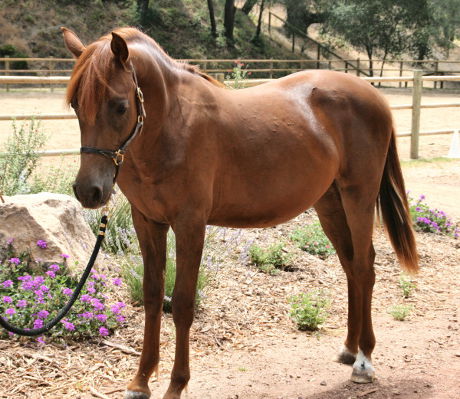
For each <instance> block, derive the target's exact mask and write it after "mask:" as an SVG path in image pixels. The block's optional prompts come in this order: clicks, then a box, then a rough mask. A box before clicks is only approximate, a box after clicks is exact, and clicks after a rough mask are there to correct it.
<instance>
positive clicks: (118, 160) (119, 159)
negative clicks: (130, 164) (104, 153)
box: [112, 150, 125, 166]
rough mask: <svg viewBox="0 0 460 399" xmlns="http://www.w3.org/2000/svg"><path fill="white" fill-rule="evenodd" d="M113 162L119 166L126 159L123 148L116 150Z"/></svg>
mask: <svg viewBox="0 0 460 399" xmlns="http://www.w3.org/2000/svg"><path fill="white" fill-rule="evenodd" d="M112 159H113V162H114V163H115V165H116V166H119V165H121V164H122V163H123V161H124V160H125V153H124V151H121V150H117V151H115V153H114V154H113V158H112Z"/></svg>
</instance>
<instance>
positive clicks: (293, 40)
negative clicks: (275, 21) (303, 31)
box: [292, 32, 295, 53]
mask: <svg viewBox="0 0 460 399" xmlns="http://www.w3.org/2000/svg"><path fill="white" fill-rule="evenodd" d="M292 52H293V53H294V52H295V33H294V32H292Z"/></svg>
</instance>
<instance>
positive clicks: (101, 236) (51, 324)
mask: <svg viewBox="0 0 460 399" xmlns="http://www.w3.org/2000/svg"><path fill="white" fill-rule="evenodd" d="M106 227H107V216H106V215H103V216H102V217H101V223H100V225H99V233H98V235H97V238H96V244H95V245H94V249H93V252H92V254H91V257H90V258H89V261H88V265H87V266H86V269H85V271H84V272H83V275H82V276H81V278H80V281H79V282H78V284H77V287H76V288H75V290H74V291H73V294H72V297H71V298H70V300H69V302H67V304H66V305H65V306H64V307H63V308H62V309H61V310H60V311H59V313H58V314H57V315H56V317H55V318H54V319H53V320H51V321H49V322H48V323H46V324H45V325H44V326H43V327H41V328H33V329H27V328H19V327H15V326H13V325H12V324H10V323H9V322H8V321H6V320H5V319H4V318H3V317H1V316H0V325H1V326H2V327H3V328H5V329H6V330H8V331H9V332H12V333H15V334H18V335H24V336H27V337H34V336H37V335H40V334H43V333H45V332H48V331H49V330H51V329H52V328H53V327H54V326H55V325H56V324H57V323H59V322H60V321H61V320H62V319H63V318H64V316H65V315H66V314H67V313H68V312H69V310H70V308H71V307H72V306H73V304H74V303H75V301H76V300H77V298H78V296H79V295H80V292H81V290H82V288H83V286H84V285H85V282H86V280H87V279H88V276H89V274H90V273H91V269H92V268H93V266H94V262H95V261H96V258H97V254H98V253H99V249H100V248H101V244H102V240H103V239H104V236H105V229H106Z"/></svg>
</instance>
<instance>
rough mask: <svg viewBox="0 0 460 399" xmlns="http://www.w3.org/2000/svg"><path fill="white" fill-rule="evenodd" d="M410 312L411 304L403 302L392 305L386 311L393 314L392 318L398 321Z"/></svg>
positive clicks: (402, 319)
mask: <svg viewBox="0 0 460 399" xmlns="http://www.w3.org/2000/svg"><path fill="white" fill-rule="evenodd" d="M411 312H412V306H409V305H404V304H399V305H394V306H392V307H391V308H390V309H389V310H388V313H389V314H390V315H392V316H393V319H395V320H398V321H404V320H405V319H406V318H407V316H409V315H410V314H411Z"/></svg>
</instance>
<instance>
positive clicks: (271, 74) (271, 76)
mask: <svg viewBox="0 0 460 399" xmlns="http://www.w3.org/2000/svg"><path fill="white" fill-rule="evenodd" d="M268 76H269V78H270V79H273V60H271V61H270V73H269V75H268Z"/></svg>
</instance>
